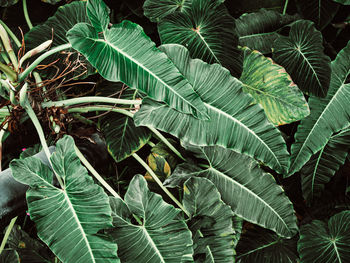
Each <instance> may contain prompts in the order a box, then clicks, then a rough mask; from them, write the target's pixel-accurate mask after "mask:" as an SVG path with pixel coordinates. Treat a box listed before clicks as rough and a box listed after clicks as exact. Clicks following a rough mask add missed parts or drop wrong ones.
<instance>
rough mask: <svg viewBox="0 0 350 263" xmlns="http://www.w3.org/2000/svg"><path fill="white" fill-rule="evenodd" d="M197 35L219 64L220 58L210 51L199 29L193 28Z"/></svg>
mask: <svg viewBox="0 0 350 263" xmlns="http://www.w3.org/2000/svg"><path fill="white" fill-rule="evenodd" d="M193 31H194V32H195V33H196V34H197V35H198V36H199V38H200V39H201V40H202V41H203V43H204V44H205V46H206V47H207V48H208V50H209V51H210V53H211V54H212V55H213V57H214V58H215V60H216V62H217V63H218V64H220V65H221V63H220V60H219V59H218V58H217V57H216V55H215V54H214V52H213V51H212V49H211V48H210V46H209V45H208V43H207V41H205V39H204V37H203V36H202V34H201V33H200V32H199V30H193Z"/></svg>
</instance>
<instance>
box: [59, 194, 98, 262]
mask: <svg viewBox="0 0 350 263" xmlns="http://www.w3.org/2000/svg"><path fill="white" fill-rule="evenodd" d="M62 193H63V195H64V199H65V200H66V201H67V203H68V206H69V209H70V210H71V211H72V214H73V217H74V220H75V221H76V223H77V225H78V229H79V230H80V232H81V234H82V236H83V240H84V242H85V244H86V247H87V248H88V252H89V254H90V256H91V260H92V262H93V263H96V261H95V257H94V254H93V253H92V249H91V247H90V243H89V241H88V239H87V236H86V234H85V231H84V228H83V227H82V225H81V224H80V221H79V218H78V216H77V214H76V213H75V210H74V207H73V205H72V203H71V202H70V199H69V197H68V195H67V193H66V191H65V190H62Z"/></svg>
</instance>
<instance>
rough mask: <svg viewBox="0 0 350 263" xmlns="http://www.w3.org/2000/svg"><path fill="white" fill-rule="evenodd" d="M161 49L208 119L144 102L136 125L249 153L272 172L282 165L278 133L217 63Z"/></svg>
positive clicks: (172, 47) (283, 154)
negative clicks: (192, 88)
mask: <svg viewBox="0 0 350 263" xmlns="http://www.w3.org/2000/svg"><path fill="white" fill-rule="evenodd" d="M162 50H164V52H166V53H167V55H168V56H169V57H170V58H171V59H172V61H173V62H174V63H175V65H176V66H178V68H179V69H180V71H181V72H182V73H183V74H184V75H185V76H186V78H187V79H188V80H189V81H190V83H191V84H192V85H193V87H194V89H195V91H196V92H197V93H198V94H199V95H200V96H201V99H202V100H203V101H204V103H205V106H206V108H207V110H208V114H209V116H210V121H201V120H198V119H195V118H193V117H191V116H189V115H184V114H181V113H179V112H177V111H175V110H173V109H171V108H169V107H167V106H166V105H164V104H160V103H155V102H153V101H149V100H144V102H143V104H142V106H141V109H140V111H138V112H137V113H136V114H135V116H134V119H135V123H136V125H142V126H152V127H155V128H157V129H160V130H162V131H165V132H168V133H170V134H172V135H174V136H177V137H179V138H181V140H183V141H186V142H189V143H191V144H195V145H220V146H224V147H227V148H230V149H233V150H236V151H237V152H240V153H244V154H247V155H249V156H253V157H254V158H257V159H259V160H261V161H263V162H264V163H265V164H266V165H268V166H270V167H272V168H273V169H275V170H276V171H278V172H280V173H283V172H284V171H285V170H286V169H287V168H288V165H289V163H288V153H287V150H286V146H285V142H284V140H283V138H282V136H281V134H280V132H279V131H278V130H277V129H276V128H275V127H274V126H273V125H272V124H271V123H270V122H269V121H268V119H267V117H266V115H265V113H264V111H263V109H262V108H261V107H260V106H258V105H253V98H252V97H251V96H250V95H249V94H245V93H244V92H243V90H242V83H241V82H240V81H239V80H237V79H235V78H233V77H232V76H231V75H230V73H229V72H228V71H227V70H225V69H224V68H222V67H221V66H220V65H218V64H214V65H209V64H207V63H204V62H203V61H201V60H198V59H190V57H189V54H188V51H187V50H186V48H184V47H181V46H179V45H165V46H163V47H162Z"/></svg>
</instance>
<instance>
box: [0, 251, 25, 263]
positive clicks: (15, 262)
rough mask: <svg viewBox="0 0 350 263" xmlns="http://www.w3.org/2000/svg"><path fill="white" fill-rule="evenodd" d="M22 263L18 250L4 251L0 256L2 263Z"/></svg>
mask: <svg viewBox="0 0 350 263" xmlns="http://www.w3.org/2000/svg"><path fill="white" fill-rule="evenodd" d="M9 262H11V263H20V262H21V261H20V258H19V255H18V253H17V252H16V250H14V249H4V250H3V251H2V252H1V254H0V263H9Z"/></svg>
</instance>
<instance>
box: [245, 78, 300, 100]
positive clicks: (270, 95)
mask: <svg viewBox="0 0 350 263" xmlns="http://www.w3.org/2000/svg"><path fill="white" fill-rule="evenodd" d="M241 81H242V80H241ZM242 83H243V86H244V87H247V88H248V89H252V90H254V91H256V93H259V92H260V93H261V94H263V95H264V96H266V97H271V98H272V99H274V100H276V101H280V102H283V104H288V105H291V106H296V105H294V104H293V103H290V102H289V101H286V100H283V99H282V98H281V97H276V96H274V95H273V94H271V93H268V92H265V91H262V90H260V89H257V88H254V87H253V86H251V85H248V84H245V83H244V82H243V81H242ZM289 87H290V86H288V88H289Z"/></svg>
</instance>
